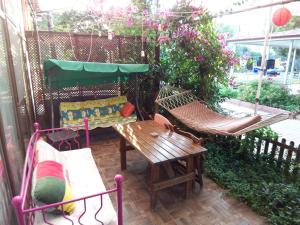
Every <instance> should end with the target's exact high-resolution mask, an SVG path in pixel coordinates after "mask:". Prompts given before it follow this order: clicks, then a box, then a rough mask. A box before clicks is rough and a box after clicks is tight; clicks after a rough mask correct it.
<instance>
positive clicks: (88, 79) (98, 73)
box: [43, 59, 149, 127]
mask: <svg viewBox="0 0 300 225" xmlns="http://www.w3.org/2000/svg"><path fill="white" fill-rule="evenodd" d="M43 71H44V73H43V75H44V77H43V79H44V84H45V86H46V87H47V88H48V89H49V92H50V111H51V126H52V127H54V110H53V90H57V89H62V88H70V87H78V86H79V87H82V86H84V87H86V86H93V85H99V84H111V83H123V82H126V81H128V79H129V78H132V79H134V80H135V104H136V109H137V113H138V114H139V115H140V117H141V118H143V117H142V114H141V113H140V109H139V104H138V92H139V85H138V79H137V77H138V75H139V74H145V73H146V72H148V71H149V65H148V64H113V63H97V62H79V61H64V60H57V59H48V60H46V61H44V66H43Z"/></svg>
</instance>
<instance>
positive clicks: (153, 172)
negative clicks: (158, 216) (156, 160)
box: [150, 164, 159, 209]
mask: <svg viewBox="0 0 300 225" xmlns="http://www.w3.org/2000/svg"><path fill="white" fill-rule="evenodd" d="M157 181H159V165H156V164H150V185H151V188H150V198H151V208H152V209H154V208H155V205H156V191H155V190H154V187H153V184H154V183H155V182H157Z"/></svg>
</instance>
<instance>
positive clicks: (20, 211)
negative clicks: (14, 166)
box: [12, 118, 123, 225]
mask: <svg viewBox="0 0 300 225" xmlns="http://www.w3.org/2000/svg"><path fill="white" fill-rule="evenodd" d="M82 128H84V129H85V131H84V135H85V142H86V148H82V149H80V144H79V140H77V139H76V137H74V139H73V140H72V141H73V142H74V143H76V145H77V146H78V149H76V150H71V146H72V145H71V143H70V139H69V140H68V141H66V138H65V137H64V138H60V140H61V143H60V144H62V143H63V142H64V144H66V145H67V146H69V148H70V151H64V152H60V153H62V154H64V155H66V156H67V157H66V158H67V162H66V165H67V167H68V169H69V171H70V172H69V180H70V183H71V185H72V189H73V195H74V198H73V199H72V200H70V201H64V202H57V203H53V204H48V205H43V206H37V205H35V201H34V200H32V197H31V182H32V175H33V170H34V164H35V143H36V142H37V140H38V139H39V138H40V137H41V136H46V135H47V134H48V135H49V134H50V133H52V132H53V131H62V130H64V131H65V135H70V134H71V132H69V131H68V130H66V129H65V128H54V129H46V130H40V129H39V125H38V124H37V123H36V124H35V129H36V131H35V132H34V134H33V135H32V136H31V138H30V141H29V144H28V147H27V153H26V158H25V164H24V169H23V177H22V185H21V191H20V194H19V195H18V196H15V197H14V198H13V200H12V203H13V205H14V207H15V210H16V215H17V219H18V222H19V224H20V225H40V224H53V225H54V224H55V225H65V224H73V225H75V224H76V225H77V224H86V225H96V224H102V225H103V224H108V225H123V220H122V191H121V183H122V176H121V175H116V176H115V183H116V187H115V188H113V189H110V190H106V189H105V186H104V184H103V181H102V179H101V176H100V174H99V172H98V169H97V166H96V164H95V162H94V159H93V156H92V153H91V149H90V148H89V146H90V143H89V130H88V121H87V118H86V119H85V124H84V125H82V126H76V127H74V129H73V130H76V132H78V134H79V131H78V130H79V129H82ZM54 133H56V132H54ZM58 133H59V132H58ZM58 138H59V137H58ZM67 139H68V138H67ZM114 192H115V193H116V196H117V213H116V211H115V210H114V208H113V205H112V203H111V200H110V197H109V194H113V193H114ZM70 202H74V203H75V204H76V207H75V211H74V212H72V213H71V214H70V215H67V214H66V213H63V212H62V213H60V214H59V215H57V214H51V213H48V212H47V209H48V210H49V209H50V208H57V207H59V206H63V205H65V204H68V203H70Z"/></svg>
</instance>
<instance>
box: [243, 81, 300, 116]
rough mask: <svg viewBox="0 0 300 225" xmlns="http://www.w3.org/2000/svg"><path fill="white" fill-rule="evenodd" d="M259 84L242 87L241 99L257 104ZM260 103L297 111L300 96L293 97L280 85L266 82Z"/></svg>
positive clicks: (299, 105) (262, 89)
mask: <svg viewBox="0 0 300 225" xmlns="http://www.w3.org/2000/svg"><path fill="white" fill-rule="evenodd" d="M257 85H258V82H257V81H255V82H251V83H248V84H245V85H242V86H240V88H239V89H240V93H239V99H241V100H244V101H247V102H252V103H254V102H255V96H256V90H257ZM260 103H261V104H262V105H267V106H271V107H275V108H281V109H285V110H288V111H295V110H297V109H299V107H300V96H296V95H291V94H290V93H289V90H288V89H287V88H286V87H285V86H283V85H280V84H274V83H272V82H271V81H269V80H264V81H263V83H262V88H261V95H260Z"/></svg>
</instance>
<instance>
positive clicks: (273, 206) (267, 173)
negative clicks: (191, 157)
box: [205, 131, 300, 225]
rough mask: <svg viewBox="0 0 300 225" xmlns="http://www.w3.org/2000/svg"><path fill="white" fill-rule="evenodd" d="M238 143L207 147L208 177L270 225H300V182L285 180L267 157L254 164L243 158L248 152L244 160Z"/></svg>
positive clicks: (252, 161)
mask: <svg viewBox="0 0 300 225" xmlns="http://www.w3.org/2000/svg"><path fill="white" fill-rule="evenodd" d="M268 132H269V131H264V132H263V133H264V135H265V134H268ZM235 142H236V140H233V139H232V140H230V143H226V144H224V145H220V144H216V143H207V145H206V147H207V148H208V154H207V158H206V161H205V173H206V175H207V176H208V177H210V178H211V179H213V180H214V181H215V182H216V183H218V184H219V185H221V186H223V187H225V188H227V189H228V194H229V195H231V196H233V197H236V198H238V199H239V200H241V201H243V202H245V203H246V204H248V205H249V206H250V207H252V208H253V209H254V210H255V211H256V212H258V213H259V214H261V215H263V216H266V218H267V220H268V222H269V223H270V224H274V225H294V224H300V213H299V210H300V197H299V196H300V181H299V179H298V180H296V181H294V182H292V181H290V180H288V179H287V178H285V177H284V176H283V175H282V174H281V173H280V171H278V169H277V168H276V167H275V166H274V164H273V163H272V162H271V160H268V158H267V157H265V158H263V157H261V158H260V159H255V160H254V159H253V157H252V156H251V155H249V154H248V157H244V156H245V154H247V152H248V153H249V152H250V151H249V149H248V151H244V150H243V153H244V155H243V157H241V155H240V154H237V150H238V148H235V147H236V146H239V145H234V143H235ZM228 146H230V148H228ZM245 147H247V145H244V147H243V148H245ZM248 147H249V146H248Z"/></svg>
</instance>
